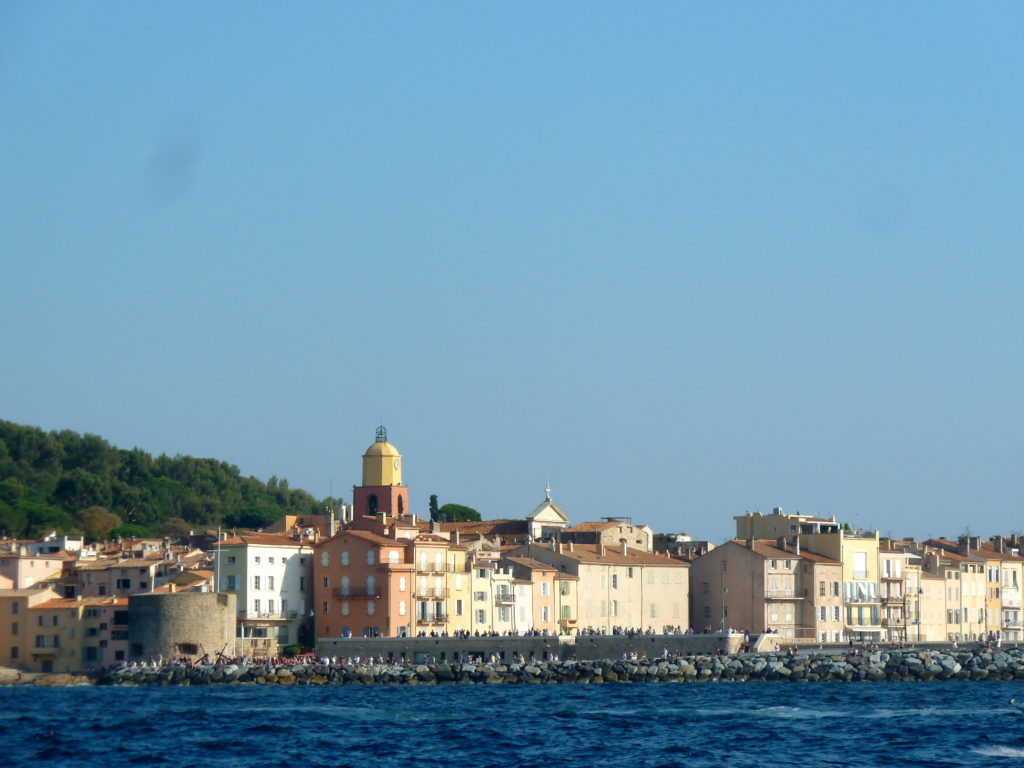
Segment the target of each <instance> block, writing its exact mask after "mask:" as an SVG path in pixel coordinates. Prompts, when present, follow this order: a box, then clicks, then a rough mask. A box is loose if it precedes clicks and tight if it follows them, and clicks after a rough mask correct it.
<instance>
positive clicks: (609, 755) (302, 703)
mask: <svg viewBox="0 0 1024 768" xmlns="http://www.w3.org/2000/svg"><path fill="white" fill-rule="evenodd" d="M1011 696H1012V697H1016V698H1018V699H1024V686H1021V685H1020V684H1017V683H1010V682H1006V683H1002V682H1000V683H984V682H975V683H964V682H928V683H845V684H844V683H808V684H801V683H732V684H730V683H704V684H693V683H687V684H671V683H659V684H633V685H609V684H606V685H530V686H526V685H487V686H485V685H475V686H436V687H435V686H431V687H375V686H370V687H359V686H338V687H333V686H323V687H308V688H307V687H303V688H295V687H280V686H274V687H271V686H266V687H263V686H260V687H256V686H214V687H193V688H189V687H184V688H112V687H111V688H108V687H92V686H79V687H72V688H31V687H9V688H0V702H2V705H3V706H2V712H0V735H2V736H3V761H4V764H5V765H8V766H12V768H13V767H14V766H38V765H43V766H49V765H60V766H74V767H75V768H78V767H79V766H81V767H83V768H84V767H89V766H96V767H97V768H100V767H101V766H102V767H103V768H116V767H117V766H140V765H144V766H149V765H152V766H168V767H171V766H173V767H175V768H178V767H179V766H180V767H181V768H185V767H186V766H187V767H192V768H215V767H218V766H220V767H223V768H240V767H241V766H261V767H262V766H281V767H282V768H306V767H307V766H331V767H332V768H333V767H334V766H361V767H366V766H369V767H371V768H392V766H394V767H395V768H398V767H399V766H400V767H401V768H429V767H430V766H438V767H441V766H443V767H444V768H459V767H461V766H473V767H474V768H486V767H487V766H544V767H545V768H563V767H564V768H597V766H616V767H618V766H652V767H653V766H686V767H687V768H699V767H700V766H714V767H715V768H723V766H728V767H730V768H731V767H733V766H764V767H765V768H769V767H771V768H778V766H797V765H799V766H807V765H815V766H886V767H888V766H901V765H906V766H931V767H936V766H1017V765H1020V764H1021V763H1022V760H1024V716H1021V715H1020V714H1018V711H1017V710H1016V709H1014V708H1012V707H1010V706H1009V704H1008V702H1009V699H1010V697H1011Z"/></svg>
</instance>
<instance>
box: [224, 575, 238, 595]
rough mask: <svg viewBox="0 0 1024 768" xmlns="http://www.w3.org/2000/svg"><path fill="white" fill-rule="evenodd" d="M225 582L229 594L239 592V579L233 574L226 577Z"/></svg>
mask: <svg viewBox="0 0 1024 768" xmlns="http://www.w3.org/2000/svg"><path fill="white" fill-rule="evenodd" d="M224 581H225V583H226V585H227V586H226V587H225V589H227V590H228V591H229V592H235V591H237V590H238V577H237V576H235V574H233V573H232V574H229V575H227V576H225V577H224Z"/></svg>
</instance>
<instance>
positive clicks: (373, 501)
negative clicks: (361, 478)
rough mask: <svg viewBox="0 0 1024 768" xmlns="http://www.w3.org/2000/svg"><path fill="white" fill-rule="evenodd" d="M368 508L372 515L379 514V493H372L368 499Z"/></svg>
mask: <svg viewBox="0 0 1024 768" xmlns="http://www.w3.org/2000/svg"><path fill="white" fill-rule="evenodd" d="M366 509H367V511H368V512H369V514H371V515H376V514H377V494H376V493H371V494H370V495H369V496H368V497H367V499H366Z"/></svg>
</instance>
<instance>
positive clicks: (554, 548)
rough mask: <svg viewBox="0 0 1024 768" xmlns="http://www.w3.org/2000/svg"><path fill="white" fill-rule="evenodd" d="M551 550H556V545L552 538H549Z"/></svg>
mask: <svg viewBox="0 0 1024 768" xmlns="http://www.w3.org/2000/svg"><path fill="white" fill-rule="evenodd" d="M551 551H552V552H556V551H557V547H556V545H555V540H554V539H552V540H551Z"/></svg>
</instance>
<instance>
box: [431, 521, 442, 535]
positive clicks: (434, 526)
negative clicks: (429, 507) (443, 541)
mask: <svg viewBox="0 0 1024 768" xmlns="http://www.w3.org/2000/svg"><path fill="white" fill-rule="evenodd" d="M430 532H431V533H440V532H441V524H440V523H438V522H436V521H431V523H430Z"/></svg>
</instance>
